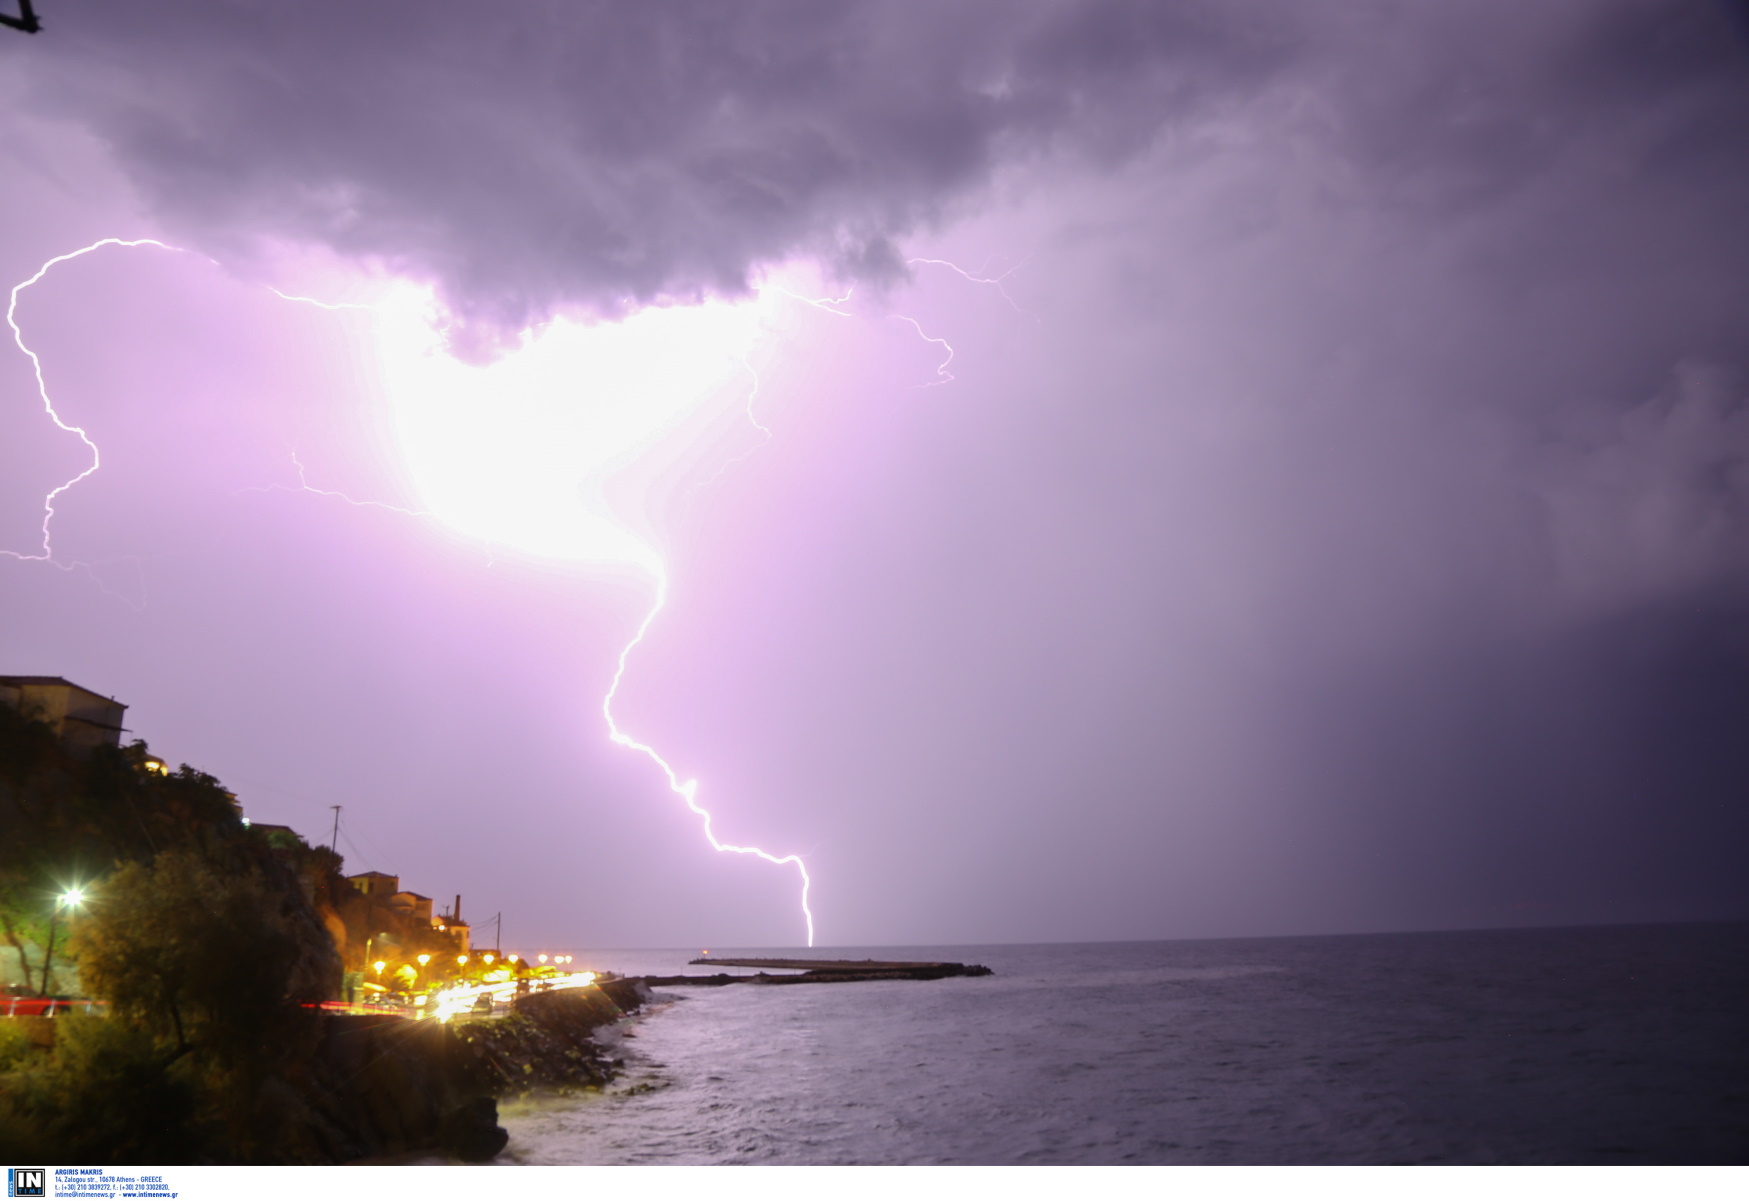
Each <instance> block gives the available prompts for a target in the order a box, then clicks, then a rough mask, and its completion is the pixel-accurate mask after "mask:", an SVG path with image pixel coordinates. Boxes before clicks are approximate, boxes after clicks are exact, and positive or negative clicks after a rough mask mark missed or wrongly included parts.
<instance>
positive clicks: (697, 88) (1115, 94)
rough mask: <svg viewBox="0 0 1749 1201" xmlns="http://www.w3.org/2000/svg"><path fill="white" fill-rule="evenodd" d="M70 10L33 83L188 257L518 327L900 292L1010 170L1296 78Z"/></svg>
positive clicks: (1058, 60) (1182, 27)
mask: <svg viewBox="0 0 1749 1201" xmlns="http://www.w3.org/2000/svg"><path fill="white" fill-rule="evenodd" d="M1199 14H1200V15H1199ZM57 15H60V14H57ZM60 16H61V19H60V21H59V22H58V26H57V30H56V37H55V38H54V39H52V40H50V41H49V42H47V43H45V45H44V51H45V52H44V53H43V54H42V55H40V56H38V57H39V61H37V63H36V66H37V67H38V71H37V73H36V75H35V76H34V77H33V82H32V87H33V89H34V90H35V92H36V94H37V96H38V97H39V98H40V99H41V101H42V103H43V104H44V105H45V107H47V108H50V109H52V110H55V111H60V112H64V113H67V114H70V115H73V116H75V117H77V118H78V119H80V120H83V121H86V122H88V123H89V124H90V125H91V126H92V128H94V129H95V130H96V131H97V132H99V133H100V134H101V135H102V136H103V137H104V138H105V139H107V140H108V141H109V142H110V143H111V144H112V145H113V146H114V148H115V150H116V152H117V154H118V156H119V157H120V159H121V161H122V162H123V163H124V165H125V166H126V168H127V170H128V171H129V172H130V174H131V175H132V177H133V178H134V179H135V180H136V181H137V183H138V184H139V185H140V186H141V188H142V189H143V190H144V192H145V194H146V195H147V196H148V197H149V198H150V201H151V202H152V203H153V204H154V205H155V206H156V207H157V208H158V210H159V211H160V212H161V213H162V214H163V216H164V217H165V219H166V220H167V221H168V222H169V223H170V224H171V226H172V227H173V229H174V230H175V232H176V233H177V235H178V236H185V237H188V238H190V239H192V240H194V241H196V242H197V243H198V244H201V245H202V246H204V247H205V248H207V249H210V250H213V251H215V252H226V253H234V252H236V251H237V250H239V249H241V248H244V247H246V246H247V245H248V244H249V243H250V242H251V241H252V240H254V239H257V238H261V237H275V236H277V237H281V238H287V239H292V240H298V241H313V242H318V243H324V244H326V245H329V246H332V247H333V248H335V249H336V250H338V251H340V252H342V253H344V254H347V255H356V256H369V257H373V258H378V259H381V260H384V261H386V262H387V263H389V264H391V265H393V266H394V267H396V268H398V269H402V270H405V271H408V272H410V273H413V274H415V275H421V276H426V277H432V278H435V279H437V280H438V281H440V282H441V284H442V285H443V288H444V292H445V295H446V296H447V297H448V299H449V301H450V302H451V304H452V305H453V306H454V307H455V308H456V309H457V310H458V311H461V312H463V313H467V314H472V315H483V316H486V317H488V318H491V319H494V320H497V321H500V322H507V323H509V324H510V325H512V326H517V325H520V324H521V323H522V322H524V321H525V320H526V319H528V318H529V317H530V316H532V315H538V314H541V313H542V312H544V311H546V310H548V309H549V308H551V307H552V306H553V305H555V304H560V303H564V302H582V303H586V304H590V305H595V306H600V307H606V308H611V307H612V306H613V305H614V304H615V303H616V302H618V301H620V300H621V299H622V298H627V297H629V298H635V299H638V300H647V299H650V298H652V297H654V296H657V295H659V294H671V295H680V296H684V295H688V294H695V293H697V292H699V291H700V290H718V291H729V292H733V291H735V290H738V289H740V288H742V287H744V285H745V281H746V278H747V274H748V271H749V268H750V267H751V266H753V265H754V264H757V263H759V262H761V261H768V260H777V259H782V258H784V257H785V256H788V255H791V254H794V253H806V254H811V255H818V256H820V257H822V258H824V259H826V260H827V261H829V262H830V263H832V264H833V265H834V266H835V267H837V268H838V269H839V270H840V271H841V272H843V273H845V274H846V275H850V276H857V277H864V278H868V277H875V278H879V277H882V276H892V275H894V274H895V273H898V272H901V271H902V270H903V268H902V266H901V265H900V264H901V259H902V255H901V254H900V252H898V251H897V250H895V248H894V246H893V239H894V238H895V237H897V236H899V235H902V234H904V233H905V232H907V231H909V230H911V229H914V228H916V227H917V226H918V225H919V224H920V223H925V222H927V221H929V220H931V219H933V218H935V217H937V216H939V215H940V214H941V213H942V212H943V211H944V209H945V208H946V207H947V206H949V205H950V204H951V203H952V202H953V201H954V200H955V199H956V198H959V197H962V196H964V195H965V194H967V193H968V191H970V190H972V189H975V188H976V187H977V186H978V185H979V184H981V183H982V182H983V181H984V180H985V179H986V178H987V177H988V176H989V173H990V171H991V169H992V167H993V166H994V164H995V163H996V162H997V161H998V160H1000V159H1002V158H1003V157H1004V156H1009V155H1014V154H1020V153H1026V152H1028V151H1030V150H1032V149H1035V148H1037V147H1038V146H1040V145H1041V144H1042V143H1043V142H1044V141H1046V140H1048V139H1049V138H1051V137H1053V136H1057V135H1068V136H1079V134H1078V133H1077V131H1079V133H1085V134H1086V135H1087V136H1088V137H1089V138H1090V139H1091V141H1092V143H1093V144H1096V145H1099V146H1102V147H1105V148H1106V149H1108V150H1112V151H1121V150H1122V149H1123V148H1126V147H1131V146H1133V145H1135V144H1136V143H1137V142H1138V141H1139V140H1140V139H1142V138H1144V137H1145V136H1146V135H1147V133H1148V132H1149V131H1150V130H1151V129H1152V128H1153V126H1154V125H1156V124H1157V123H1158V122H1159V121H1160V120H1161V119H1162V118H1163V117H1164V116H1165V115H1166V113H1167V112H1169V111H1175V112H1186V111H1190V110H1192V109H1194V108H1195V107H1196V106H1198V105H1199V104H1200V103H1202V102H1203V101H1204V100H1205V99H1206V98H1207V97H1208V96H1209V95H1210V94H1214V93H1218V92H1220V91H1222V90H1224V89H1228V88H1231V87H1233V86H1236V85H1244V84H1246V83H1249V82H1250V81H1251V80H1253V79H1255V78H1256V77H1258V76H1259V75H1261V74H1263V73H1265V72H1267V70H1268V69H1269V66H1270V64H1271V62H1272V61H1273V60H1274V59H1275V57H1277V54H1276V51H1274V50H1273V49H1272V48H1271V41H1270V39H1266V38H1263V37H1260V36H1257V35H1255V34H1251V33H1246V32H1244V31H1242V30H1235V29H1231V28H1226V27H1223V25H1222V24H1219V23H1217V22H1216V21H1215V20H1214V18H1213V17H1212V16H1211V15H1209V13H1207V12H1204V11H1203V9H1202V8H1201V6H1178V7H1177V8H1168V9H1164V10H1159V11H1156V10H1154V9H1153V8H1152V7H1143V6H1136V5H1121V4H1098V5H1091V6H1079V7H1077V6H1070V7H1059V6H1039V5H1036V4H1035V5H1013V6H1010V5H990V4H976V3H975V4H948V5H938V4H890V3H850V4H827V5H817V4H794V3H783V4H772V3H762V4H718V3H660V4H637V5H626V4H572V3H541V2H539V0H528V2H522V3H512V4H505V5H495V6H493V7H492V8H491V9H489V10H482V9H481V8H480V7H479V6H478V5H476V4H473V3H467V2H463V0H440V2H437V3H425V2H421V3H416V4H365V5H359V4H353V3H340V2H332V3H316V4H297V5H284V4H269V3H211V2H208V3H184V4H168V5H153V6H137V5H130V6H120V7H117V8H114V9H109V10H105V11H103V12H101V13H99V12H95V11H93V12H89V13H74V12H72V11H69V12H67V13H66V14H64V15H60ZM18 57H19V58H22V56H18Z"/></svg>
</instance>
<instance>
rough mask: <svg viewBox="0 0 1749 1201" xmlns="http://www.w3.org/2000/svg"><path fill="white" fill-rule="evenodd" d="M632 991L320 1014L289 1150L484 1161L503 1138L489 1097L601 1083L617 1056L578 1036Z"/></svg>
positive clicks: (308, 1154)
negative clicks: (455, 1010) (464, 1016)
mask: <svg viewBox="0 0 1749 1201" xmlns="http://www.w3.org/2000/svg"><path fill="white" fill-rule="evenodd" d="M644 995H645V994H644V993H643V991H642V990H641V989H640V988H639V986H638V985H637V984H636V982H633V981H624V980H616V981H610V982H607V983H604V984H601V985H596V986H593V987H589V988H576V989H566V990H563V991H559V992H546V993H531V994H529V995H527V996H523V997H518V998H517V999H516V1002H515V1003H514V1005H513V1006H512V1009H511V1012H510V1013H509V1014H508V1015H506V1016H504V1017H497V1018H475V1019H469V1020H458V1021H455V1022H451V1023H438V1022H430V1021H427V1022H415V1021H409V1020H407V1019H405V1018H398V1017H384V1016H374V1015H369V1016H367V1015H348V1014H336V1015H332V1016H330V1017H329V1018H328V1021H327V1024H326V1030H325V1033H324V1037H323V1040H322V1045H321V1047H320V1049H319V1051H318V1053H317V1055H316V1056H315V1057H314V1060H313V1061H312V1064H311V1069H312V1073H313V1075H314V1077H315V1079H313V1080H312V1081H311V1082H310V1083H312V1084H313V1085H314V1086H315V1087H314V1088H313V1089H311V1090H310V1096H311V1099H312V1102H313V1104H312V1106H311V1110H312V1112H311V1113H310V1114H309V1116H308V1120H307V1121H306V1122H305V1123H302V1124H301V1125H302V1126H303V1130H301V1131H300V1132H299V1133H298V1135H297V1136H295V1138H296V1141H298V1142H300V1143H304V1144H306V1145H305V1146H303V1147H301V1148H299V1150H300V1151H301V1152H302V1154H297V1153H295V1152H294V1153H293V1155H292V1158H293V1159H294V1161H297V1160H301V1161H303V1162H312V1161H313V1162H323V1161H326V1162H330V1163H348V1162H359V1161H368V1160H372V1159H385V1158H393V1157H403V1156H406V1155H410V1154H419V1153H431V1152H437V1153H442V1154H446V1155H451V1156H454V1157H455V1158H457V1159H462V1160H466V1161H468V1162H472V1163H479V1162H483V1161H485V1160H489V1159H491V1158H492V1157H493V1156H495V1155H496V1154H498V1152H499V1151H501V1150H503V1149H504V1144H505V1142H506V1141H507V1139H508V1137H509V1136H508V1135H507V1134H506V1133H505V1131H504V1129H503V1127H501V1126H499V1125H498V1100H499V1099H500V1098H503V1097H509V1096H517V1095H521V1094H524V1093H528V1092H533V1091H536V1090H549V1091H554V1092H564V1091H571V1090H580V1089H588V1088H599V1087H601V1086H602V1085H604V1084H606V1083H607V1082H608V1081H609V1080H611V1079H612V1078H613V1076H614V1074H615V1071H616V1069H617V1068H618V1067H619V1066H620V1064H619V1061H617V1060H613V1059H610V1058H608V1056H607V1055H606V1054H605V1053H604V1052H603V1051H602V1049H601V1048H600V1047H598V1046H597V1045H596V1044H595V1042H594V1041H593V1040H592V1039H591V1038H590V1035H591V1033H592V1032H593V1031H594V1030H596V1029H597V1028H598V1027H600V1026H604V1025H607V1024H609V1023H611V1022H614V1021H617V1020H618V1019H619V1018H620V1017H622V1016H624V1014H626V1013H628V1012H630V1011H631V1010H634V1009H636V1008H637V1007H638V1005H639V1004H641V1003H642V1001H643V999H644ZM288 1150H290V1149H289V1148H288Z"/></svg>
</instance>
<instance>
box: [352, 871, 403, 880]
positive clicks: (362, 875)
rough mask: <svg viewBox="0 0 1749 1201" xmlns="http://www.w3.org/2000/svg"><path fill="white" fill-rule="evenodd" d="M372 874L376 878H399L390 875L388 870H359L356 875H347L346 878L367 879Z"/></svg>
mask: <svg viewBox="0 0 1749 1201" xmlns="http://www.w3.org/2000/svg"><path fill="white" fill-rule="evenodd" d="M373 876H374V877H376V878H377V879H378V880H399V879H400V878H401V877H399V876H392V875H390V874H389V873H388V872H359V873H358V874H357V875H356V876H348V877H346V878H347V879H348V880H368V879H370V878H371V877H373Z"/></svg>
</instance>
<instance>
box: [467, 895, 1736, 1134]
mask: <svg viewBox="0 0 1749 1201" xmlns="http://www.w3.org/2000/svg"><path fill="white" fill-rule="evenodd" d="M575 954H576V956H577V960H576V964H575V966H576V967H577V968H579V969H580V968H583V967H585V966H588V967H593V968H596V969H606V970H612V971H616V972H619V973H620V974H622V975H628V976H630V975H644V974H652V975H653V974H664V975H676V974H688V973H690V974H702V973H708V972H710V971H711V969H709V968H706V967H689V966H688V965H687V960H688V959H690V958H692V957H694V956H696V955H697V954H698V950H697V949H690V950H687V951H578V952H575ZM712 954H713V955H716V956H719V957H727V956H735V955H742V956H755V955H763V956H797V955H801V954H808V955H812V956H816V957H820V958H843V959H871V958H872V959H904V960H950V961H955V962H962V963H979V964H984V965H986V966H988V967H990V968H991V969H992V970H993V972H994V974H993V975H990V976H984V977H958V978H949V979H944V980H935V981H910V980H903V981H880V982H866V983H844V984H817V985H809V984H802V985H792V986H787V987H772V986H760V985H735V986H731V987H725V988H710V987H698V986H690V985H689V986H680V987H665V988H659V989H656V990H655V993H654V1000H653V1001H652V1003H651V1004H649V1005H648V1006H646V1007H645V1008H644V1009H643V1010H642V1011H640V1012H638V1013H636V1014H634V1015H632V1016H630V1017H628V1018H627V1019H625V1020H624V1021H622V1022H620V1023H619V1024H618V1025H617V1026H615V1027H612V1028H609V1029H607V1030H604V1031H602V1032H601V1034H600V1038H601V1039H602V1040H603V1041H605V1042H609V1043H611V1044H612V1045H613V1047H614V1048H615V1054H616V1055H618V1056H620V1057H621V1058H623V1059H624V1061H625V1070H624V1074H623V1076H622V1077H621V1078H620V1079H619V1080H618V1081H616V1082H615V1083H614V1084H613V1085H612V1086H611V1087H609V1088H608V1089H607V1090H606V1091H604V1092H602V1093H600V1094H598V1095H597V1094H589V1095H584V1096H580V1097H572V1098H563V1099H549V1100H537V1101H530V1102H518V1103H510V1104H507V1105H506V1106H505V1107H504V1109H503V1110H502V1114H501V1118H500V1120H501V1122H502V1123H503V1124H504V1126H505V1127H506V1128H507V1129H508V1130H509V1132H510V1142H509V1145H508V1146H507V1147H506V1149H505V1151H504V1153H503V1155H502V1156H501V1157H500V1162H503V1163H513V1164H514V1163H520V1164H622V1165H629V1164H690V1165H716V1164H769V1165H778V1164H815V1165H884V1164H956V1165H958V1164H963V1165H1029V1164H1071V1165H1123V1164H1155V1165H1171V1164H1208V1165H1215V1164H1254V1165H1263V1164H1279V1165H1312V1164H1349V1165H1362V1164H1517V1165H1531V1164H1565V1165H1593V1164H1660V1165H1672V1164H1743V1163H1744V1162H1746V1161H1749V923H1707V924H1693V925H1648V926H1621V927H1584V928H1572V929H1552V930H1485V931H1459V932H1438V933H1420V934H1368V935H1352V936H1335V937H1306V938H1247V939H1230V940H1203V941H1180V942H1111V943H1067V944H1043V945H1029V946H1009V945H1002V946H931V947H854V948H851V947H841V948H817V949H815V950H813V951H811V952H798V951H795V950H794V949H784V948H755V947H734V948H730V947H723V948H712ZM725 970H729V969H725Z"/></svg>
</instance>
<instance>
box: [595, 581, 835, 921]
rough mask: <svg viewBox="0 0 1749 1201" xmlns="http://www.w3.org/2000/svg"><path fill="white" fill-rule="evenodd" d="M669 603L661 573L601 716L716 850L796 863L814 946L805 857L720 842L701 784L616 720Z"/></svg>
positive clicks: (614, 736) (615, 738)
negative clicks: (630, 662) (632, 661)
mask: <svg viewBox="0 0 1749 1201" xmlns="http://www.w3.org/2000/svg"><path fill="white" fill-rule="evenodd" d="M667 603H668V576H667V574H666V573H665V572H659V573H658V574H657V576H656V598H655V601H654V602H653V603H652V604H651V605H650V611H649V613H648V614H646V615H645V617H644V621H643V624H642V625H640V626H639V627H638V632H637V633H636V634H634V635H633V636H632V640H631V641H630V642H628V643H626V646H625V649H624V650H622V651H621V652H620V653H619V666H618V668H617V669H616V670H615V671H614V673H613V684H612V685H611V686H610V687H609V688H608V690H607V695H606V696H605V697H603V698H602V699H601V716H602V717H603V718H605V719H606V720H607V729H608V734H609V736H610V737H611V738H612V739H613V741H614V743H615V744H616V745H618V746H623V747H625V748H626V749H627V750H632V751H638V752H640V753H641V754H643V755H645V756H647V757H648V758H649V760H650V762H652V763H654V764H655V765H656V766H657V767H659V768H661V769H662V774H663V775H665V776H667V777H668V788H669V790H670V791H672V792H673V793H674V794H675V795H676V796H678V797H679V798H680V799H681V800H683V801H685V802H686V807H687V808H688V809H690V810H692V811H693V812H694V813H696V814H697V815H698V816H699V818H700V819H701V820H702V821H703V822H704V836H705V838H707V839H708V840H709V841H710V844H711V847H712V848H713V849H714V850H717V851H724V852H731V853H733V854H736V855H756V856H758V857H759V858H761V859H763V860H765V861H766V862H767V863H774V864H777V865H778V866H780V867H781V866H783V865H784V864H786V863H793V864H795V866H796V871H798V872H800V873H801V876H802V916H803V917H804V918H805V919H806V920H807V923H808V945H809V946H810V947H811V946H813V945H814V913H813V910H811V909H809V908H808V889H809V888H810V887H811V886H812V884H813V881H812V880H810V879H809V878H808V868H807V865H806V864H805V863H803V862H802V857H801V856H800V855H784V856H781V857H779V856H777V855H773V854H771V853H770V852H769V851H762V850H760V849H759V848H758V847H743V846H736V845H734V844H733V843H726V842H719V841H718V840H717V836H716V833H715V832H714V831H713V830H712V829H711V821H712V819H711V814H710V810H708V809H706V808H705V807H704V806H702V805H700V804H699V803H698V781H697V780H687V781H685V782H684V783H682V782H681V779H680V776H679V775H678V774H677V773H676V772H675V770H674V768H672V767H671V766H669V764H668V761H667V760H666V759H664V758H662V756H661V755H659V754H657V753H656V750H655V748H653V747H651V746H650V745H648V744H647V743H643V742H639V741H638V740H637V739H635V738H633V737H632V736H631V735H630V734H627V733H625V732H624V731H623V730H621V729H620V728H619V723H618V722H616V721H614V719H613V698H614V697H615V696H616V695H618V693H619V685H620V681H621V680H622V679H624V678H625V673H626V660H627V659H628V658H629V657H630V656H631V653H632V651H633V650H634V649H636V648H637V645H638V644H639V643H640V642H642V641H643V640H644V635H645V634H646V633H647V632H648V631H649V629H650V623H651V622H653V621H655V620H656V614H658V613H660V612H661V611H662V606H664V605H665V604H667Z"/></svg>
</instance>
